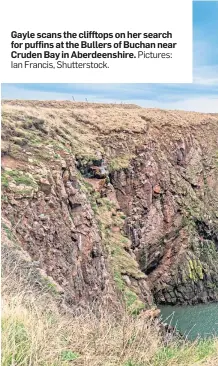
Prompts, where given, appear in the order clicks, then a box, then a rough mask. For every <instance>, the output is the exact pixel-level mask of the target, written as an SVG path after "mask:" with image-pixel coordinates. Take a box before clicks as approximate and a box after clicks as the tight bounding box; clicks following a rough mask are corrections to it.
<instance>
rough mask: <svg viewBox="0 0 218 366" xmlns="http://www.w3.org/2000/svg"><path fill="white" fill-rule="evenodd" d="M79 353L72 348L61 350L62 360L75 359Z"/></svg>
mask: <svg viewBox="0 0 218 366" xmlns="http://www.w3.org/2000/svg"><path fill="white" fill-rule="evenodd" d="M79 356H80V355H79V354H78V353H75V352H72V351H70V350H64V351H62V352H61V360H62V361H74V360H76V359H77V358H79Z"/></svg>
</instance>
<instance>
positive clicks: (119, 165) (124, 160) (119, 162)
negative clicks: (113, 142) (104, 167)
mask: <svg viewBox="0 0 218 366" xmlns="http://www.w3.org/2000/svg"><path fill="white" fill-rule="evenodd" d="M134 157H135V156H134V155H131V154H125V155H120V156H118V157H115V158H113V159H112V160H111V161H110V163H109V166H108V168H109V171H110V172H113V171H119V170H122V169H125V168H128V167H129V165H130V162H131V160H132V159H133V158H134Z"/></svg>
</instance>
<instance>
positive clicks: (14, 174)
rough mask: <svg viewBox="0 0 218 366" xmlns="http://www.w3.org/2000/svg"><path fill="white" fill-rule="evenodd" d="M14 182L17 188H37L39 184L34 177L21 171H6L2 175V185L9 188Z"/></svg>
mask: <svg viewBox="0 0 218 366" xmlns="http://www.w3.org/2000/svg"><path fill="white" fill-rule="evenodd" d="M10 182H13V183H14V184H16V185H17V186H19V185H24V186H29V187H33V188H36V187H37V183H36V181H35V179H34V178H33V176H32V175H30V174H27V173H24V172H22V171H20V170H4V171H3V173H2V185H3V187H5V188H7V187H8V186H9V183H10Z"/></svg>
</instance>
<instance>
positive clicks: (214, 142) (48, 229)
mask: <svg viewBox="0 0 218 366" xmlns="http://www.w3.org/2000/svg"><path fill="white" fill-rule="evenodd" d="M217 175H218V118H217V115H215V114H214V115H212V114H200V113H194V112H181V111H165V110H158V109H143V108H140V107H137V106H134V105H116V104H115V105H103V104H91V103H75V102H50V101H42V102H40V101H5V102H3V104H2V215H3V217H4V218H5V219H6V221H5V222H7V223H9V224H3V229H4V230H5V231H6V232H8V231H9V230H11V231H13V233H15V234H16V237H17V240H18V241H19V245H20V246H21V247H22V248H23V249H24V250H25V251H26V252H28V254H29V255H30V257H31V258H32V261H34V263H37V265H38V266H39V268H41V269H43V270H44V271H45V273H46V274H47V275H48V276H50V277H51V278H52V279H53V280H54V283H56V284H57V288H58V289H59V291H60V292H61V293H63V294H64V295H63V296H64V298H65V301H66V302H67V304H69V305H70V306H75V307H78V306H81V307H86V306H88V305H90V303H96V304H97V303H101V304H102V303H103V304H104V305H105V306H108V307H112V308H116V309H117V308H119V307H120V305H121V307H122V306H124V307H126V308H127V309H128V310H129V311H130V312H131V313H134V314H136V313H138V312H140V311H141V310H142V309H144V308H149V307H151V306H152V305H153V304H154V303H156V304H158V303H167V304H176V303H181V304H183V303H191V304H192V303H198V302H207V301H217V300H218V288H217V283H218V252H217V250H218V211H217V204H218V180H217Z"/></svg>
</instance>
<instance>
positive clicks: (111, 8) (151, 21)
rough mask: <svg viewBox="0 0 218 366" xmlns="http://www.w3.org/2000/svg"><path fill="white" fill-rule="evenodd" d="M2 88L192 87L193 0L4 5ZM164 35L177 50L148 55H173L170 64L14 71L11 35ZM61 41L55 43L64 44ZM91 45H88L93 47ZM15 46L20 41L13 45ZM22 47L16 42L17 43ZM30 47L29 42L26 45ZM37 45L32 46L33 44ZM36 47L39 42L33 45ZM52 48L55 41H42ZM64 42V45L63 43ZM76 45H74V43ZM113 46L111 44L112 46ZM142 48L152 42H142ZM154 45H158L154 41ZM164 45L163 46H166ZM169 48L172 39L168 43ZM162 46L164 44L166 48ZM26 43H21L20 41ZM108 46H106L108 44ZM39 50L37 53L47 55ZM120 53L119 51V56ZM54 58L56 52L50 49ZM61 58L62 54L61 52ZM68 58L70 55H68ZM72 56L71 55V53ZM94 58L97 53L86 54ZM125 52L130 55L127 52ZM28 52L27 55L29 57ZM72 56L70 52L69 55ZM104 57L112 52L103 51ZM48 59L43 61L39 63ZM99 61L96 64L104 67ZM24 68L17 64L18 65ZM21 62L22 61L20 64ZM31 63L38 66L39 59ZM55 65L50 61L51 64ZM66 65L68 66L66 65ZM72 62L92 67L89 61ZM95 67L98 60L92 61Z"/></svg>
mask: <svg viewBox="0 0 218 366" xmlns="http://www.w3.org/2000/svg"><path fill="white" fill-rule="evenodd" d="M2 10H3V13H2V15H3V17H2V18H3V19H2V22H1V37H2V40H1V70H2V80H1V82H2V83H10V82H11V83H25V82H31V83H37V82H40V83H42V82H43V83H46V82H47V83H51V82H62V83H64V82H67V83H74V82H75V83H80V82H81V83H87V82H88V83H187V82H192V1H191V0H176V1H175V0H149V1H148V0H147V1H146V0H134V1H133V0H132V1H127V0H125V1H124V0H116V1H114V0H110V1H102V0H101V1H100V0H89V1H84V0H83V1H79V0H77V1H75V0H62V1H54V0H53V1H51V0H43V1H42V0H37V1H34V2H33V1H30V0H28V1H26V0H19V1H17V0H16V1H12V0H11V1H5V2H4V3H3V4H2ZM67 30H68V31H70V32H72V33H73V32H82V31H84V30H87V31H98V32H108V33H109V32H125V31H127V30H129V31H130V32H142V33H144V32H166V31H167V30H169V31H170V32H172V33H173V39H172V42H177V43H178V45H177V47H176V49H175V50H172V49H162V50H161V49H148V50H146V49H145V51H146V52H150V51H152V52H173V58H172V59H132V60H127V59H118V60H117V59H110V60H109V61H108V64H109V65H110V68H109V69H103V70H101V69H11V67H10V64H11V57H10V55H11V32H12V31H17V32H27V31H30V32H34V33H37V32H55V33H57V32H64V31H67ZM61 40H62V39H59V40H56V41H61ZM92 40H93V39H87V41H89V42H91V41H92ZM14 41H16V39H14ZM17 41H18V40H17ZM28 41H29V42H31V39H29V40H28ZM32 41H34V40H32ZM35 41H36V39H35ZM44 41H45V42H51V41H52V39H44ZM63 41H66V40H63ZM71 41H72V42H73V39H71ZM110 41H111V40H110V39H108V42H110ZM142 41H143V42H152V41H153V40H152V39H144V40H142ZM154 41H155V40H154ZM163 41H164V40H163V39H160V42H163ZM165 41H166V42H169V41H170V39H166V40H165ZM165 41H164V42H165ZM20 42H22V40H20ZM106 42H107V40H106ZM44 50H45V49H41V50H40V49H38V50H37V49H36V50H33V52H43V51H44ZM117 50H118V49H116V51H117ZM50 51H51V52H55V49H50ZM57 51H58V52H60V50H57ZM65 51H66V52H67V50H65ZM70 51H72V50H70ZM86 51H87V52H92V51H94V50H93V49H88V50H85V49H83V52H86ZM126 51H127V52H132V50H130V49H126ZM26 52H27V51H26ZM68 52H69V51H68ZM105 52H114V50H113V49H105ZM47 60H48V59H45V60H43V59H39V60H38V62H43V61H47ZM103 60H105V61H106V62H107V60H106V59H101V60H98V61H103ZM14 61H15V62H20V61H21V60H19V59H14ZM22 61H23V60H22ZM30 61H33V62H36V60H35V59H32V60H30ZM49 61H51V60H49ZM65 61H68V62H69V60H65ZM71 61H78V62H90V61H91V60H88V59H72V60H70V62H71ZM93 61H94V62H97V60H96V59H93Z"/></svg>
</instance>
